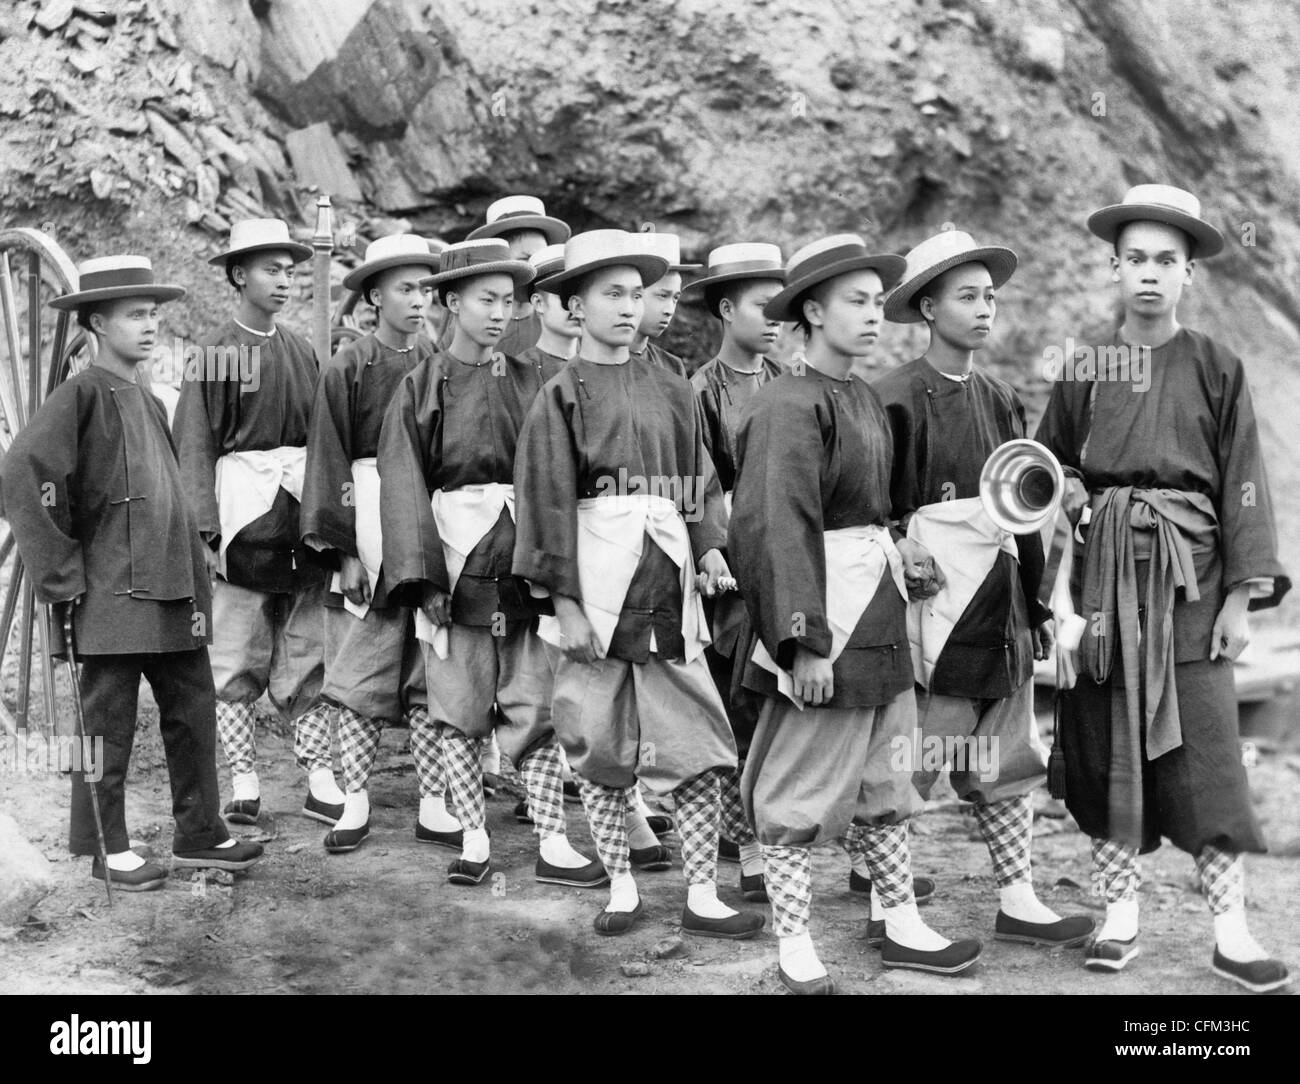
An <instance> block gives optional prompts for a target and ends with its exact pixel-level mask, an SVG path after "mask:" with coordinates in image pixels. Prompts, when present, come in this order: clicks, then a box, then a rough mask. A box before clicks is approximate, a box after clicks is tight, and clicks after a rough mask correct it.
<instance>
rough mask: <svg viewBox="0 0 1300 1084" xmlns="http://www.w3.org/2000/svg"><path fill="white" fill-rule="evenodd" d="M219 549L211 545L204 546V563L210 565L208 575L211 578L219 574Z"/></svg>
mask: <svg viewBox="0 0 1300 1084" xmlns="http://www.w3.org/2000/svg"><path fill="white" fill-rule="evenodd" d="M218 560H219V559H218V557H217V551H216V550H214V549H213V548H212V547H211V546H206V545H205V546H204V547H203V563H204V564H205V565H207V566H208V576H209V578H211V577H212V576H215V575H216V574H217V563H218Z"/></svg>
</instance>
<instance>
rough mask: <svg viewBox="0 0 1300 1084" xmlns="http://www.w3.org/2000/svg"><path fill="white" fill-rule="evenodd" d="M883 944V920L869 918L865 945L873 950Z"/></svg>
mask: <svg viewBox="0 0 1300 1084" xmlns="http://www.w3.org/2000/svg"><path fill="white" fill-rule="evenodd" d="M884 943H885V920H884V919H883V918H870V919H868V920H867V944H868V945H870V946H871V947H872V948H874V949H878V948H880V946H881V945H883V944H884Z"/></svg>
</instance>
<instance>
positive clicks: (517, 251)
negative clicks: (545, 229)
mask: <svg viewBox="0 0 1300 1084" xmlns="http://www.w3.org/2000/svg"><path fill="white" fill-rule="evenodd" d="M501 239H502V240H503V241H505V243H506V244H507V245H509V246H510V258H511V259H512V260H526V259H528V257H529V256H531V255H532V254H533V253H534V252H541V250H542V249H544V248H545V247H546V234H544V233H542V231H541V230H515V232H514V233H507V234H504V235H502V238H501Z"/></svg>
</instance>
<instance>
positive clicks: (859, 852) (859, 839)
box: [840, 824, 867, 862]
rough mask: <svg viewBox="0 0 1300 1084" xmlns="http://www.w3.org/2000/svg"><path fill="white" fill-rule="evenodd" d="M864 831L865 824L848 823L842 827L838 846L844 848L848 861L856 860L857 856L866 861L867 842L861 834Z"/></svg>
mask: <svg viewBox="0 0 1300 1084" xmlns="http://www.w3.org/2000/svg"><path fill="white" fill-rule="evenodd" d="M865 831H866V826H865V825H861V824H850V825H849V826H848V827H847V828H846V829H844V835H842V836H840V846H841V847H843V848H844V850H845V852H846V853H847V854H848V856H849V859H850V861H856V860H857V859H859V858H860V859H862V860H863V861H864V862H865V861H866V859H867V842H866V840H865V839H864V838H863V835H862V834H863V832H865Z"/></svg>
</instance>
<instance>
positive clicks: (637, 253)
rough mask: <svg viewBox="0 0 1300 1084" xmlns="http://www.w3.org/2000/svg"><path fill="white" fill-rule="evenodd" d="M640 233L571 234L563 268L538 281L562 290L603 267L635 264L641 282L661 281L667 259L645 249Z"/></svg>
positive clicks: (542, 285) (545, 287) (555, 291)
mask: <svg viewBox="0 0 1300 1084" xmlns="http://www.w3.org/2000/svg"><path fill="white" fill-rule="evenodd" d="M640 237H641V235H639V234H635V233H628V232H627V231H626V230H588V231H587V232H586V233H579V234H576V235H575V236H573V237H571V238H569V240H568V241H567V242H565V245H564V270H563V271H557V272H555V274H553V275H550V276H549V277H548V278H546V279H543V280H542V281H540V282H538V284H537V286H538V289H541V290H549V291H550V292H551V293H553V294H563V292H564V287H565V286H566V285H573V284H576V283H577V281H578V280H579V279H580V278H582V277H583V276H584V275H586V274H589V273H590V272H592V271H599V270H600V269H601V268H602V267H632V268H635V269H636V271H637V272H638V273H639V274H640V275H641V283H642V285H645V286H648V285H650V283H652V282H658V281H659V280H660V279H661V278H663V277H664V275H666V274H668V261H667V259H665V258H664V257H663V256H655V255H651V254H650V253H649V252H647V251H646V247H645V244H644V243H643V242H642V241H641V240H640Z"/></svg>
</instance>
